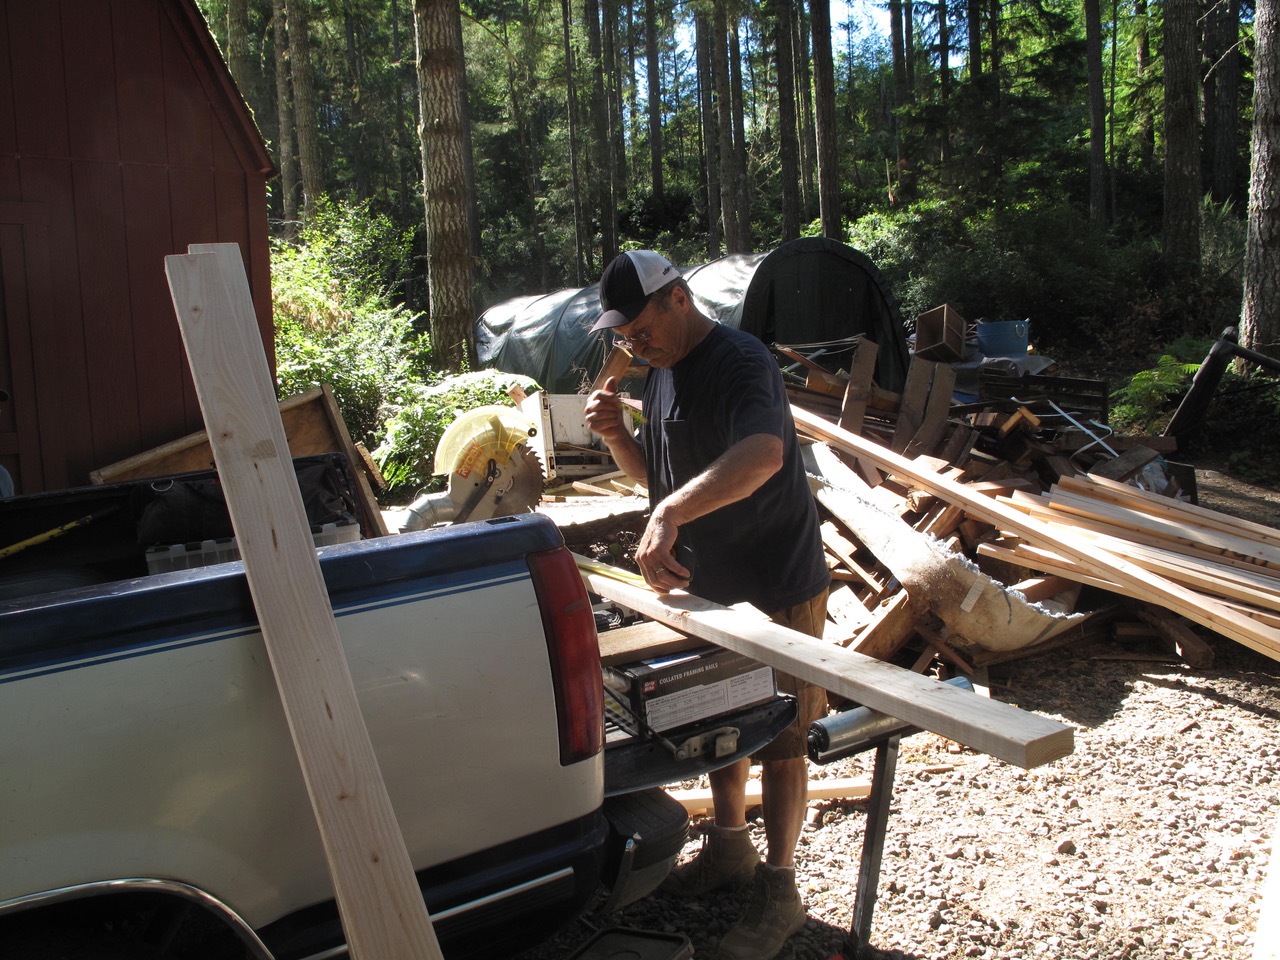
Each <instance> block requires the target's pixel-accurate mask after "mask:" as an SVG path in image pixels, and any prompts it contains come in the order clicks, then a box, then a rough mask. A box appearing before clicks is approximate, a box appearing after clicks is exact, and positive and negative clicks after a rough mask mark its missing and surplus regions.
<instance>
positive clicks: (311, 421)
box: [89, 384, 387, 536]
mask: <svg viewBox="0 0 1280 960" xmlns="http://www.w3.org/2000/svg"><path fill="white" fill-rule="evenodd" d="M280 419H281V420H282V421H284V432H285V438H286V439H287V440H288V441H289V455H290V456H291V457H309V456H314V455H315V454H319V453H341V454H344V455H345V456H346V458H347V460H348V462H349V463H350V465H351V475H352V476H353V477H355V478H356V480H357V484H356V486H357V488H358V495H359V498H360V512H361V515H362V516H361V520H362V524H361V525H362V526H363V527H364V529H365V530H368V531H370V532H371V533H372V534H373V535H374V536H386V535H387V525H386V523H385V522H384V521H383V519H382V511H381V509H380V508H379V506H378V502H377V500H376V499H375V497H374V494H373V486H372V484H371V483H370V481H369V477H370V475H371V474H372V475H373V476H374V477H375V479H378V475H377V474H376V468H374V467H373V465H372V464H371V463H370V462H369V460H368V459H367V457H366V456H365V455H363V454H362V453H361V452H360V451H359V450H357V449H356V446H355V444H354V443H352V442H351V434H350V433H348V432H347V424H346V421H344V420H343V419H342V412H341V411H340V410H339V409H338V404H337V402H336V401H335V400H334V397H333V391H332V390H330V389H329V385H328V384H322V385H321V386H319V387H316V388H315V389H314V390H309V391H307V392H306V393H300V394H298V395H297V396H294V397H287V398H285V399H284V400H281V401H280ZM212 468H213V450H212V448H211V447H210V446H209V438H208V436H207V435H206V434H205V432H204V431H203V430H201V431H199V432H198V433H191V434H188V435H187V436H185V437H182V438H180V439H178V440H172V441H170V442H169V443H166V444H163V445H161V446H159V447H154V448H152V449H151V450H146V451H143V452H142V453H139V454H135V455H134V456H132V457H128V458H126V459H124V460H120V461H118V462H116V463H113V464H110V465H109V466H105V467H101V468H99V469H97V470H94V471H92V472H91V473H90V474H89V479H90V481H92V482H93V483H95V484H102V483H120V482H122V481H125V480H141V479H146V478H148V477H162V476H168V475H170V474H175V473H194V472H196V471H199V470H210V469H212ZM379 482H380V480H379Z"/></svg>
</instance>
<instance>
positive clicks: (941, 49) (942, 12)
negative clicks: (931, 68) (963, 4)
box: [935, 0, 951, 103]
mask: <svg viewBox="0 0 1280 960" xmlns="http://www.w3.org/2000/svg"><path fill="white" fill-rule="evenodd" d="M935 9H936V11H937V14H936V16H937V20H938V92H939V94H940V95H941V97H942V102H943V103H946V102H947V100H949V99H950V98H951V24H950V22H949V21H948V20H947V0H938V3H937V6H936V7H935Z"/></svg>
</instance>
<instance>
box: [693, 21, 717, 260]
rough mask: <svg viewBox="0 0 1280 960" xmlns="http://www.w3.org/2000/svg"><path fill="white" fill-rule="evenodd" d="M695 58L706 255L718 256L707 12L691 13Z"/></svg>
mask: <svg viewBox="0 0 1280 960" xmlns="http://www.w3.org/2000/svg"><path fill="white" fill-rule="evenodd" d="M694 25H695V42H696V47H697V51H696V52H697V60H698V92H699V95H698V105H699V108H700V112H701V114H702V169H703V170H705V171H706V183H707V259H708V260H714V259H715V258H716V257H718V256H720V240H721V236H722V234H721V232H720V151H719V143H720V132H719V131H720V127H719V124H718V123H717V121H716V107H715V95H714V90H715V68H714V67H713V66H712V60H713V59H714V57H713V56H712V54H711V33H712V24H711V23H710V21H709V18H708V16H707V14H706V13H705V12H703V11H698V12H697V13H695V14H694Z"/></svg>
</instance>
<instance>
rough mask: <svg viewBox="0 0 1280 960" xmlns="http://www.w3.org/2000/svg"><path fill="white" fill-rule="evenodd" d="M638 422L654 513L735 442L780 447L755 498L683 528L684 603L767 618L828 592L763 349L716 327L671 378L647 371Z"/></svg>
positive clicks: (809, 503)
mask: <svg viewBox="0 0 1280 960" xmlns="http://www.w3.org/2000/svg"><path fill="white" fill-rule="evenodd" d="M644 415H645V419H646V420H647V423H646V424H645V426H644V428H643V429H642V431H641V443H642V446H643V447H644V453H645V463H646V466H647V469H648V475H649V498H650V503H651V504H652V505H655V506H656V505H657V504H658V503H659V502H661V501H662V500H663V499H664V498H666V497H667V496H668V495H669V494H670V493H671V492H672V491H673V490H675V489H677V488H678V487H681V486H683V485H684V484H685V483H687V482H688V481H689V480H690V479H692V478H693V477H695V476H697V475H698V474H699V473H701V472H702V471H703V470H705V469H706V468H707V467H708V466H710V465H711V463H712V462H713V461H714V460H716V459H717V458H718V457H720V455H721V454H723V453H724V452H725V451H726V450H728V449H729V447H731V446H733V445H734V444H735V443H737V442H738V441H739V440H742V439H745V438H746V437H749V436H751V435H753V434H757V433H766V434H769V435H771V436H775V437H778V438H780V439H781V440H782V447H783V463H782V469H780V470H779V471H778V472H777V473H775V474H774V475H773V476H772V477H770V478H769V479H768V480H766V481H765V483H764V484H763V485H762V486H761V487H760V488H759V489H758V490H756V491H755V492H754V493H753V494H751V496H749V497H747V498H745V499H743V500H739V501H737V502H735V503H731V504H728V505H726V506H723V507H721V508H720V509H719V510H715V511H713V512H712V513H709V514H707V515H706V516H703V517H699V518H698V519H696V520H693V521H690V522H689V523H687V524H685V525H683V526H682V527H681V528H680V532H679V536H678V539H677V545H679V544H686V545H687V546H689V547H691V548H692V549H693V553H694V571H693V581H692V583H690V585H689V590H690V592H691V593H694V594H696V595H697V596H700V597H704V598H706V599H707V600H712V601H715V602H716V603H722V604H734V603H739V602H742V601H747V602H749V603H752V604H754V605H755V606H757V607H759V608H760V609H761V610H763V611H765V612H766V613H774V612H776V611H778V610H782V609H785V608H787V607H791V606H794V605H796V604H798V603H803V602H804V601H806V600H810V599H812V598H813V597H815V596H817V594H818V593H819V592H821V591H822V590H823V589H824V588H825V587H826V586H827V585H828V584H829V583H830V579H831V578H830V574H829V572H828V570H827V565H826V563H825V561H824V559H823V555H822V541H821V538H820V535H819V532H818V512H817V507H816V506H815V504H814V500H813V495H812V493H811V492H810V490H809V484H808V481H807V480H806V479H805V473H804V465H803V463H802V462H801V460H800V445H799V442H798V441H797V439H796V429H795V422H794V421H793V420H792V419H791V408H790V406H789V405H788V403H787V397H786V391H785V390H784V389H783V386H782V374H781V373H780V372H779V370H778V365H777V363H776V362H775V361H774V359H773V356H772V355H771V354H770V353H769V351H768V349H767V348H766V347H765V345H764V344H763V343H761V342H760V341H759V340H757V339H756V338H755V337H753V336H751V335H750V334H747V333H743V332H741V331H740V330H735V329H733V328H732V327H725V326H721V325H720V324H716V325H715V327H714V328H713V329H712V331H711V332H710V333H709V334H707V336H706V337H705V338H704V339H703V341H702V342H701V343H699V344H698V345H697V346H696V347H694V349H693V350H692V351H690V353H689V355H688V356H686V357H685V358H684V359H683V360H681V361H680V362H679V363H678V364H676V365H675V366H674V367H673V368H671V369H670V370H659V369H653V370H651V371H649V377H648V380H647V382H646V384H645V390H644Z"/></svg>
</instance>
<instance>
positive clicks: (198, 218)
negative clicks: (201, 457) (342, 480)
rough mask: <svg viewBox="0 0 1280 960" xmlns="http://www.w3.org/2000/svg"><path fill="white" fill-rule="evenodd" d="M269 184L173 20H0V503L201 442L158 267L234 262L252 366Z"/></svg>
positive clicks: (100, 3) (0, 3) (69, 3)
mask: <svg viewBox="0 0 1280 960" xmlns="http://www.w3.org/2000/svg"><path fill="white" fill-rule="evenodd" d="M270 171H271V164H270V161H269V159H268V158H267V155H266V152H265V150H264V148H263V146H262V142H261V139H260V138H259V136H258V134H257V131H256V130H255V129H254V128H253V126H252V123H251V121H249V119H248V115H247V111H245V109H244V106H243V104H242V103H241V102H240V100H239V96H238V94H237V93H236V91H235V88H234V86H233V85H232V84H231V81H230V79H229V77H228V75H227V73H226V68H225V66H224V65H223V63H222V60H221V57H220V55H219V54H218V53H217V50H216V48H215V47H214V46H213V43H212V40H211V39H210V38H209V36H208V34H207V31H206V30H205V28H204V24H203V21H202V20H200V15H199V13H198V12H197V11H196V10H195V7H194V4H193V3H191V2H190V0H41V2H39V3H33V2H31V0H0V388H3V389H6V390H7V391H8V392H9V393H10V394H12V396H13V399H12V401H11V402H10V403H7V404H0V464H4V465H5V466H7V467H8V468H9V470H10V472H11V473H13V474H14V476H15V479H16V481H17V484H18V490H19V492H22V493H32V492H35V491H38V490H50V489H59V488H63V487H68V486H77V485H81V484H84V483H87V482H88V473H89V471H90V470H92V469H94V468H95V467H100V466H105V465H107V464H109V463H113V462H114V461H116V460H120V459H122V458H124V457H127V456H130V455H132V454H135V453H138V452H140V451H142V450H146V449H149V448H150V447H153V446H156V445H159V444H161V443H164V442H166V441H168V440H172V439H175V438H177V437H180V436H182V435H184V434H186V433H190V432H191V431H193V430H199V429H202V427H203V422H202V419H201V416H200V409H199V406H198V404H197V402H196V398H195V392H194V389H193V387H192V383H191V376H190V373H189V371H188V369H187V365H186V359H185V356H184V354H183V349H182V343H181V339H180V335H179V331H178V325H177V322H176V320H175V318H174V314H173V305H172V302H171V301H170V299H169V290H168V285H167V283H166V281H165V275H164V257H165V256H166V255H168V254H171V253H184V252H186V248H187V245H188V244H191V243H208V242H228V241H231V242H236V243H239V244H240V248H241V250H242V251H243V252H244V255H245V261H246V269H247V271H248V273H249V282H250V286H251V287H252V289H253V294H254V301H255V304H256V306H257V309H258V321H259V326H260V328H261V330H262V335H263V342H264V343H265V344H266V346H267V350H268V357H270V356H271V341H272V338H271V320H270V317H271V311H270V276H269V263H270V261H269V250H268V236H267V211H266V179H267V177H268V176H269V174H270Z"/></svg>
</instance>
